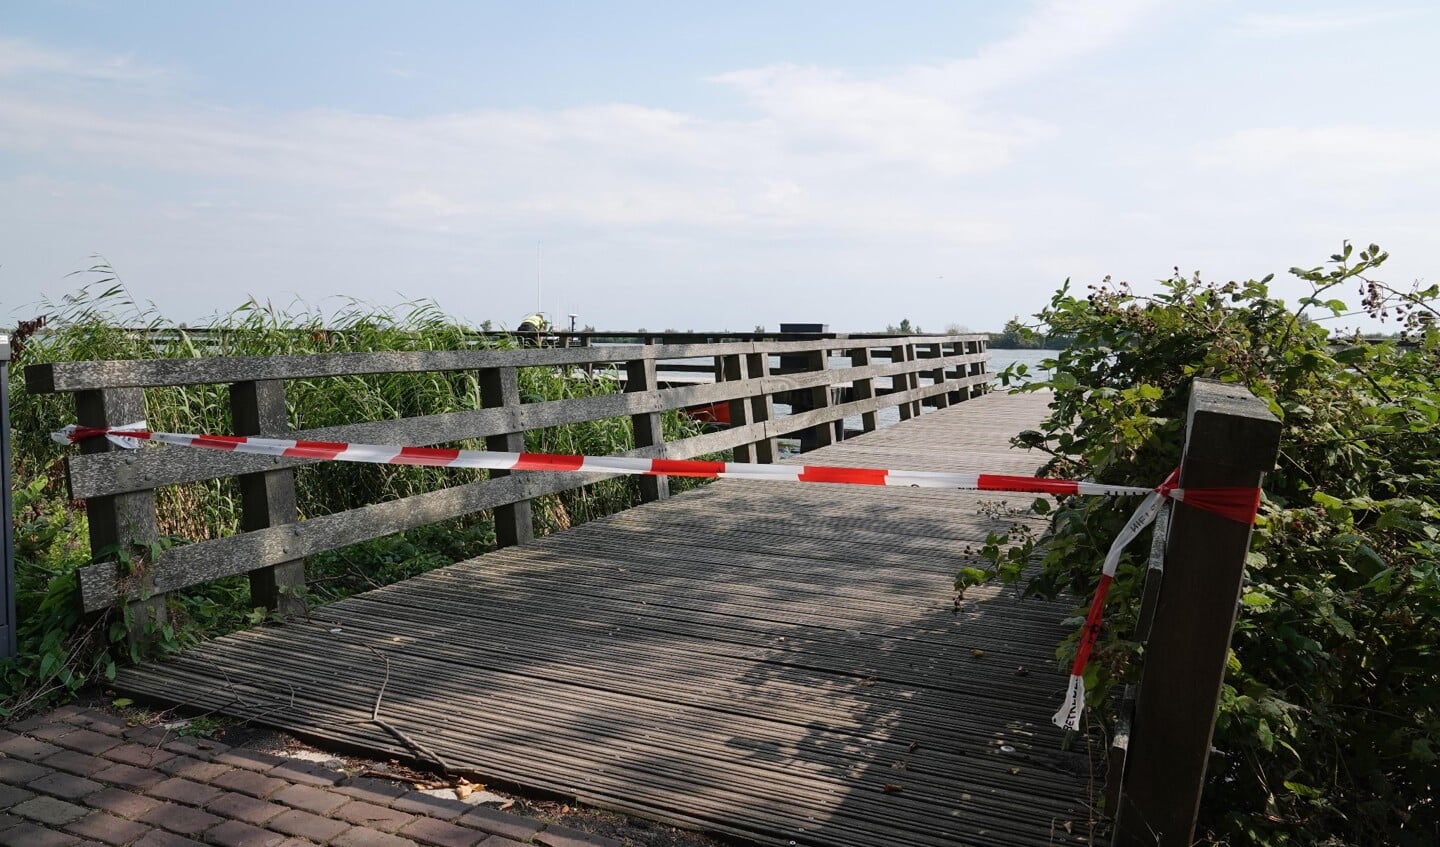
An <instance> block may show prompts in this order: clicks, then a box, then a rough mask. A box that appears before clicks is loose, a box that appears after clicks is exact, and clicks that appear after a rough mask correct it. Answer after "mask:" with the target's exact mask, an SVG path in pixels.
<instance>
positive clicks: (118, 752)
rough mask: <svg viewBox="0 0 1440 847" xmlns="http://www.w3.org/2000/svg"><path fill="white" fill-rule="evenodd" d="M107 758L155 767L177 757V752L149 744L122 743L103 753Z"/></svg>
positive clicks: (138, 765) (141, 766)
mask: <svg viewBox="0 0 1440 847" xmlns="http://www.w3.org/2000/svg"><path fill="white" fill-rule="evenodd" d="M101 755H103V756H104V757H105V758H107V759H110V760H111V761H115V762H123V763H124V764H127V765H134V766H136V767H139V768H153V767H155V766H156V765H158V764H160V763H161V762H168V761H169V760H171V759H173V758H175V754H174V753H171V752H170V751H168V750H161V749H160V748H158V747H151V746H150V745H148V744H134V743H131V744H120V745H118V746H115V747H111V748H110V749H109V750H106V751H105V752H104V753H102V754H101Z"/></svg>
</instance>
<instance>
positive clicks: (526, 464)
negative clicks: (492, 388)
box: [54, 423, 1150, 495]
mask: <svg viewBox="0 0 1440 847" xmlns="http://www.w3.org/2000/svg"><path fill="white" fill-rule="evenodd" d="M143 426H144V424H143V423H141V424H137V425H134V426H126V427H77V426H68V427H66V428H65V429H63V430H61V431H60V432H57V433H55V435H54V438H55V440H56V441H59V442H60V443H62V444H69V443H71V442H74V441H80V440H82V439H86V438H98V437H100V436H104V437H106V438H108V439H110V440H111V441H112V442H114V443H115V444H117V445H119V446H121V447H128V448H134V447H138V446H139V445H140V442H141V441H155V442H160V443H162V444H170V445H174V446H176V447H203V448H206V449H210V450H224V451H227V452H233V453H256V454H259V455H262V456H284V457H286V458H291V459H323V460H332V461H339V462H367V463H373V464H382V465H426V466H430V467H439V468H481V469H488V470H495V471H573V472H577V473H619V474H639V475H646V476H692V477H704V478H713V479H764V480H772V481H781V482H833V483H846V484H849V485H893V486H902V487H910V488H959V489H968V490H975V491H1018V492H1026V493H1032V494H1100V495H1135V494H1145V493H1146V492H1148V491H1149V490H1150V489H1148V488H1136V487H1134V486H1128V485H1101V484H1099V483H1094V482H1074V481H1069V480H1058V479H1037V478H1035V477H1028V476H1005V475H1003V474H965V473H943V472H937V471H898V470H883V469H877V468H841V467H828V466H824V465H759V464H746V463H741V462H702V461H693V460H688V459H632V458H626V457H623V456H571V455H560V454H554V453H501V452H498V451H491V450H449V449H442V448H436V447H395V446H390V445H381V444H350V443H345V442H340V441H293V440H289V439H282V438H253V437H247V436H236V435H193V434H181V433H174V432H149V431H147V430H145V429H143Z"/></svg>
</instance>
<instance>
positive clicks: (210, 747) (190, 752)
mask: <svg viewBox="0 0 1440 847" xmlns="http://www.w3.org/2000/svg"><path fill="white" fill-rule="evenodd" d="M165 749H166V750H169V751H170V752H171V753H179V754H180V755H182V756H194V757H195V758H197V759H206V760H209V759H213V758H215V757H216V756H218V755H220V754H221V753H224V752H225V751H227V750H229V749H230V745H229V744H221V743H220V742H219V741H211V740H210V739H208V738H177V739H175V740H174V741H171V742H169V743H167V744H166V745H165Z"/></svg>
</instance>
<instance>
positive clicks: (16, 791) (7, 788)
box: [0, 785, 35, 810]
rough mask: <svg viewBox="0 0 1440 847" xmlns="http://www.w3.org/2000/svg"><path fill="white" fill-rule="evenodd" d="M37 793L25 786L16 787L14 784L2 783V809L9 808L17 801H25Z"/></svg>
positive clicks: (0, 791) (0, 805)
mask: <svg viewBox="0 0 1440 847" xmlns="http://www.w3.org/2000/svg"><path fill="white" fill-rule="evenodd" d="M34 796H35V795H34V794H32V793H31V792H29V791H26V790H25V789H23V788H16V787H14V786H13V785H0V810H3V809H8V808H10V807H11V806H13V805H15V804H16V803H23V802H25V801H26V800H29V799H30V798H31V797H34Z"/></svg>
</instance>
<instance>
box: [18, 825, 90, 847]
mask: <svg viewBox="0 0 1440 847" xmlns="http://www.w3.org/2000/svg"><path fill="white" fill-rule="evenodd" d="M79 843H80V839H78V838H76V837H75V836H73V835H67V834H65V833H63V832H56V831H55V830H53V829H45V828H44V827H41V826H36V825H35V824H33V823H22V824H18V825H16V826H12V827H10V828H9V829H6V830H4V831H3V832H0V847H76V845H78V844H79Z"/></svg>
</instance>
